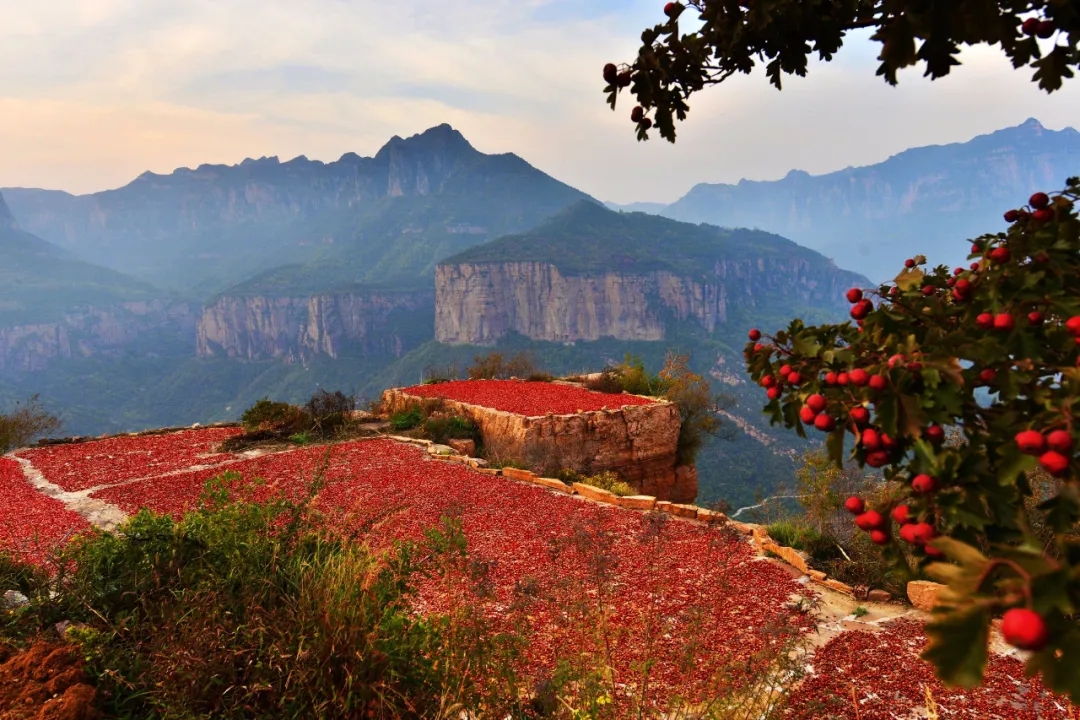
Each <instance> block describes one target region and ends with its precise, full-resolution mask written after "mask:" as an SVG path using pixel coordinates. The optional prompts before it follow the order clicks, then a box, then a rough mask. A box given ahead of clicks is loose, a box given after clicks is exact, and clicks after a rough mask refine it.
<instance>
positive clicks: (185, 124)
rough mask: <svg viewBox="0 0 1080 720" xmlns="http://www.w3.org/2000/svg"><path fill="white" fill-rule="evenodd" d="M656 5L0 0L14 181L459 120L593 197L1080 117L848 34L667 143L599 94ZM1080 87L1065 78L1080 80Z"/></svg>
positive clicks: (312, 150) (1071, 97) (4, 145)
mask: <svg viewBox="0 0 1080 720" xmlns="http://www.w3.org/2000/svg"><path fill="white" fill-rule="evenodd" d="M662 6H663V2H658V1H653V2H644V1H642V0H623V1H616V0H425V1H424V2H417V1H415V0H398V1H397V2H387V1H386V0H380V1H377V2H376V1H374V0H176V1H174V2H157V1H152V2H151V1H148V0H34V1H33V2H31V1H30V0H0V149H2V152H0V187H10V186H19V187H45V188H53V189H61V190H67V191H69V192H74V193H87V192H95V191H99V190H105V189H109V188H114V187H119V186H121V185H124V184H126V183H127V182H129V181H131V180H132V179H134V178H135V177H137V176H138V175H139V174H141V173H142V172H144V171H146V170H151V171H153V172H157V173H168V172H171V171H172V170H174V169H176V168H178V167H196V166H198V165H200V164H203V163H228V164H232V163H237V162H240V161H241V160H243V159H244V158H247V157H261V156H264V155H265V156H269V155H276V156H278V157H279V158H280V159H281V160H282V161H285V160H288V159H291V158H293V157H296V156H298V155H305V156H307V157H308V158H310V159H318V160H323V161H331V160H336V159H337V158H339V157H340V156H341V155H343V154H344V153H346V152H356V153H357V154H359V155H364V156H370V155H374V154H375V153H376V152H377V151H378V149H379V148H380V147H381V146H382V145H383V144H384V143H385V142H386V141H387V140H388V139H389V138H390V137H392V136H394V135H399V136H402V137H408V136H410V135H413V134H415V133H418V132H422V131H423V130H425V129H426V128H428V127H432V126H434V125H438V124H440V123H443V122H447V123H450V124H451V125H453V126H454V127H455V128H457V129H458V130H460V131H461V132H462V134H464V136H465V137H466V138H467V139H468V140H469V141H470V142H471V143H472V144H473V146H475V147H476V148H477V149H479V150H481V151H483V152H488V153H501V152H513V153H516V154H518V155H520V156H522V157H523V158H525V159H526V160H528V161H529V162H530V163H532V164H533V165H535V166H536V167H538V168H540V169H541V170H543V171H545V172H547V173H549V174H551V175H553V176H555V177H556V178H558V179H560V180H562V181H564V182H566V183H569V184H570V185H573V186H574V187H577V188H579V189H581V190H583V191H585V192H587V193H589V194H591V195H593V196H594V197H597V198H599V199H602V200H607V201H613V202H618V203H629V202H634V201H652V202H672V201H674V200H676V199H678V198H679V197H681V196H682V195H683V194H685V193H686V192H687V191H688V190H689V189H690V188H691V187H692V186H693V185H694V184H696V183H699V182H737V181H738V180H739V179H741V178H748V179H753V180H768V179H775V178H779V177H782V176H784V175H785V174H786V173H787V172H788V171H789V170H792V169H800V170H806V171H808V172H810V173H813V174H819V173H825V172H830V171H833V170H838V169H842V168H844V167H848V166H852V165H855V166H858V165H867V164H872V163H875V162H880V161H881V160H884V159H885V158H887V157H889V156H890V155H893V154H895V153H897V152H900V151H902V150H904V149H906V148H909V147H916V146H921V145H931V144H943V143H949V142H962V141H965V140H968V139H970V138H972V137H974V136H975V135H979V134H984V133H987V132H992V131H993V130H996V129H1000V128H1003V127H1008V126H1012V125H1018V124H1020V123H1021V122H1023V121H1024V120H1026V119H1027V118H1029V117H1035V118H1037V119H1038V120H1039V121H1041V122H1042V123H1043V124H1044V125H1045V126H1047V127H1048V128H1051V129H1055V130H1057V129H1060V128H1062V127H1065V126H1066V125H1070V124H1072V125H1080V79H1076V80H1073V81H1071V82H1072V84H1071V85H1069V84H1067V85H1066V88H1065V90H1063V91H1060V92H1057V93H1054V94H1052V95H1046V94H1045V93H1042V92H1041V91H1039V90H1038V89H1037V88H1036V87H1035V85H1034V83H1032V82H1031V81H1030V74H1031V71H1030V70H1027V69H1022V70H1013V69H1012V67H1011V65H1010V64H1009V62H1008V60H1007V59H1006V58H1005V57H1004V55H1003V54H1002V53H1001V52H1000V51H999V50H996V49H994V48H988V47H982V48H973V49H969V50H966V51H965V52H964V53H963V54H962V55H961V56H960V60H961V62H962V63H963V65H962V66H961V67H959V68H956V69H954V71H953V74H952V75H950V76H949V77H947V78H945V79H943V80H938V81H935V82H933V83H931V82H930V81H929V80H925V79H923V78H922V77H921V75H922V71H921V70H917V69H909V70H907V71H906V72H903V73H901V75H900V85H899V87H897V88H892V87H889V86H888V85H886V84H885V83H884V81H883V80H881V79H880V78H878V77H876V76H875V74H874V73H875V70H876V67H877V61H876V59H875V58H876V55H877V52H878V49H877V45H876V44H874V43H872V42H870V41H869V39H868V34H867V33H863V34H861V35H859V36H851V38H850V39H849V41H848V42H847V43H846V44H845V46H844V48H843V49H842V50H841V51H840V53H839V54H838V55H837V56H836V57H835V59H834V60H833V62H831V63H827V64H826V63H818V62H815V63H814V64H813V65H812V66H811V68H810V72H809V75H808V77H806V78H797V77H790V78H787V81H786V82H785V87H784V89H783V91H779V92H778V91H777V90H775V89H774V88H772V87H771V86H769V85H768V83H767V82H766V80H765V77H764V75H763V74H762V73H761V72H755V73H754V74H752V75H750V76H737V77H734V78H732V79H730V80H728V81H727V82H725V83H723V84H722V85H720V86H718V87H713V88H710V89H707V90H705V91H703V92H702V93H699V94H698V95H696V96H694V97H693V98H691V101H690V104H691V111H690V114H689V118H688V120H687V121H686V122H684V123H682V124H681V125H680V126H679V128H678V131H679V139H678V142H677V143H676V144H675V145H671V144H670V143H668V142H667V141H665V140H661V139H660V138H659V136H654V138H653V139H651V140H649V141H648V142H645V143H639V142H638V141H637V140H636V138H635V135H634V128H633V125H632V123H631V122H630V120H629V112H630V108H631V103H630V102H629V101H628V99H627V101H622V102H620V104H619V105H618V108H617V110H616V111H614V112H613V111H612V110H611V109H610V108H609V107H608V106H607V105H606V103H605V101H604V95H603V92H602V90H603V85H604V83H603V80H602V79H601V77H600V75H601V73H600V71H601V68H602V66H603V65H604V63H605V62H609V61H610V62H623V61H630V60H632V59H633V58H634V56H635V55H636V51H637V47H638V42H639V39H640V34H641V31H642V30H643V29H645V28H646V27H650V26H652V25H654V24H656V23H658V22H661V21H662V20H663V14H662ZM1067 82H1068V81H1067Z"/></svg>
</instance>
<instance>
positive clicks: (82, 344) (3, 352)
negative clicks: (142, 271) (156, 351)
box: [0, 300, 196, 373]
mask: <svg viewBox="0 0 1080 720" xmlns="http://www.w3.org/2000/svg"><path fill="white" fill-rule="evenodd" d="M195 318H196V308H195V307H194V306H193V305H191V304H190V303H186V302H169V301H166V300H146V301H141V300H140V301H134V302H126V303H120V304H117V305H113V306H108V307H95V306H89V305H86V306H82V307H76V308H74V309H72V310H69V311H67V312H65V313H64V314H63V316H62V318H61V319H59V320H56V321H51V322H40V323H30V324H23V325H12V326H9V327H0V372H5V373H19V372H37V371H40V370H43V369H45V368H46V367H47V366H48V365H49V363H50V362H52V361H54V360H56V359H69V358H80V357H83V358H87V357H93V356H97V355H103V356H108V355H110V354H113V353H116V352H118V351H121V350H123V349H125V348H128V347H130V346H131V345H132V344H133V343H135V342H136V341H137V340H138V339H139V338H140V337H145V336H146V334H148V333H155V332H157V333H166V334H168V335H169V336H170V337H178V338H186V341H187V342H191V340H192V339H193V338H194V331H195Z"/></svg>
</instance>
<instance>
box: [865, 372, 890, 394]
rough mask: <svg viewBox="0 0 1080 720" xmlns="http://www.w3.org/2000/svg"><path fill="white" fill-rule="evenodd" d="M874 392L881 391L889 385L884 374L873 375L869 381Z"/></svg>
mask: <svg viewBox="0 0 1080 720" xmlns="http://www.w3.org/2000/svg"><path fill="white" fill-rule="evenodd" d="M867 384H868V385H869V386H870V389H871V390H873V391H874V392H881V391H882V390H884V389H885V387H886V386H887V385H888V381H887V380H886V379H885V376H884V375H871V376H870V380H869V382H868V383H867Z"/></svg>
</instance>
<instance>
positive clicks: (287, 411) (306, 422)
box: [240, 397, 312, 435]
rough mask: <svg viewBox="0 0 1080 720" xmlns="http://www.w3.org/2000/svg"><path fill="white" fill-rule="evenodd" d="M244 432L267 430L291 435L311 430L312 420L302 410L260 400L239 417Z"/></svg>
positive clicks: (263, 399)
mask: <svg viewBox="0 0 1080 720" xmlns="http://www.w3.org/2000/svg"><path fill="white" fill-rule="evenodd" d="M240 423H241V424H242V425H243V426H244V430H245V431H248V432H251V431H259V430H269V431H272V432H275V433H283V434H285V435H292V434H294V433H298V432H304V431H305V430H309V429H311V424H312V418H311V415H310V414H309V413H307V412H306V411H305V410H304V409H303V408H299V407H297V406H295V405H290V404H289V403H285V402H275V401H272V400H270V399H269V398H265V397H264V398H262V399H261V400H259V401H257V402H256V403H255V404H254V405H252V406H251V407H249V408H248V409H247V410H245V411H244V414H243V415H241V416H240Z"/></svg>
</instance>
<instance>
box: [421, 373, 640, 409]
mask: <svg viewBox="0 0 1080 720" xmlns="http://www.w3.org/2000/svg"><path fill="white" fill-rule="evenodd" d="M404 392H406V393H408V394H410V395H417V396H419V397H441V398H446V399H448V400H457V401H458V402H464V403H470V404H472V405H480V406H482V407H487V408H492V409H493V410H503V411H505V412H511V413H516V414H518V415H526V416H537V415H547V414H548V413H552V414H555V415H570V414H573V413H577V412H581V411H584V412H592V411H594V410H602V409H603V408H605V407H607V408H612V409H614V408H619V407H622V406H624V405H650V404H652V402H653V401H652V400H650V399H648V398H643V397H638V396H636V395H626V394H618V395H615V394H610V393H599V392H593V391H592V390H586V389H584V388H580V387H575V386H573V385H561V384H556V383H549V382H526V381H524V380H454V381H452V382H444V383H434V384H431V385H414V386H413V387H410V388H405V390H404Z"/></svg>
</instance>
